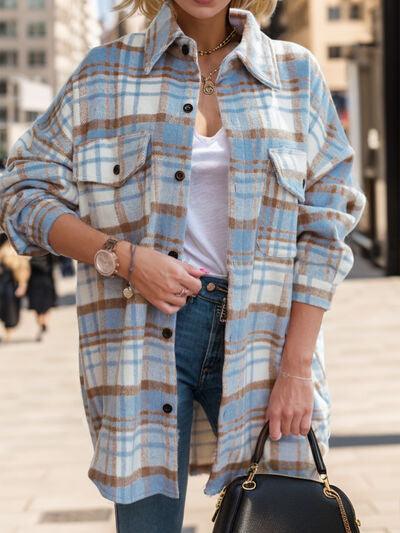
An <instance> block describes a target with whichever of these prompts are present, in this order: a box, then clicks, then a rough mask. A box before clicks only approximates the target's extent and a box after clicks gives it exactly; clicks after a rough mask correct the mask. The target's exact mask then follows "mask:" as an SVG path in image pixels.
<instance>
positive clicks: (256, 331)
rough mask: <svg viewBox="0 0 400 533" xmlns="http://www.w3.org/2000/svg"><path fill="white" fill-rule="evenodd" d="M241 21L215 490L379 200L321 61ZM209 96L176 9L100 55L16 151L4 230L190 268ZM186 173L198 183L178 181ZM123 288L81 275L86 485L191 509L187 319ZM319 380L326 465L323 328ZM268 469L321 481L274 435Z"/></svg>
mask: <svg viewBox="0 0 400 533" xmlns="http://www.w3.org/2000/svg"><path fill="white" fill-rule="evenodd" d="M229 17H230V22H231V24H232V25H234V26H235V27H236V28H238V30H239V32H240V33H242V37H241V41H240V43H238V45H237V46H236V48H234V49H233V50H232V51H231V52H230V53H228V55H227V56H226V57H225V58H224V60H223V61H222V63H221V66H220V70H219V72H218V76H217V80H216V81H217V98H218V103H219V108H220V113H221V119H222V124H223V127H224V128H225V129H226V132H227V135H228V140H229V144H230V161H229V172H230V175H229V220H228V226H229V229H228V254H227V269H228V281H229V292H228V310H227V322H226V329H225V362H224V368H223V394H222V400H221V406H220V413H219V421H218V438H216V437H215V436H214V433H213V432H212V429H211V426H210V423H209V422H208V419H207V417H206V415H205V412H204V410H203V408H202V406H201V405H200V404H199V403H197V402H195V406H194V418H193V425H192V434H191V449H190V474H191V475H194V474H199V473H207V474H209V477H208V480H207V483H206V484H205V487H204V493H205V494H208V495H215V494H216V493H217V492H218V491H220V490H221V489H222V487H223V486H224V485H225V484H227V483H228V482H229V481H230V480H232V479H233V477H235V476H238V475H242V474H245V473H246V472H247V468H248V466H249V463H250V459H251V456H252V453H253V451H254V447H255V444H256V440H257V437H258V435H259V432H260V430H261V428H262V426H263V424H264V415H265V410H266V407H267V404H268V398H269V394H270V392H271V388H272V386H273V384H274V380H275V378H276V376H277V371H278V368H279V363H280V359H281V355H282V350H283V346H284V342H285V333H286V330H287V326H288V321H289V315H290V308H291V302H292V301H298V302H304V303H306V304H311V305H313V306H317V307H321V308H323V309H325V310H328V309H329V308H330V306H331V301H332V296H333V294H334V292H335V289H336V287H337V286H338V285H339V283H340V282H341V281H342V280H343V279H344V278H345V277H346V275H347V274H348V272H349V271H350V269H351V267H352V264H353V260H354V258H353V255H352V251H351V249H350V247H349V246H348V244H345V242H344V239H345V237H346V235H347V234H349V233H350V231H351V230H352V229H353V228H354V227H355V226H356V224H357V223H358V221H359V219H360V217H361V214H362V212H363V209H364V206H365V202H366V198H365V196H364V194H363V192H362V191H361V189H360V188H358V186H357V185H356V184H355V183H354V177H353V175H352V171H351V169H352V160H353V154H354V151H353V149H352V148H351V146H350V145H349V142H348V139H347V137H346V134H345V132H344V130H343V128H342V125H341V123H340V120H339V118H338V115H337V113H336V110H335V107H334V104H333V101H332V98H331V94H330V92H329V90H328V88H327V85H326V81H325V78H324V76H323V74H322V73H321V70H320V67H319V66H318V63H317V62H316V60H315V57H314V56H313V55H312V54H311V53H310V52H309V51H308V50H307V49H306V48H304V47H302V46H300V45H298V44H295V43H292V42H284V41H281V40H274V39H271V38H269V37H268V36H267V35H265V34H264V33H263V32H262V31H261V28H260V26H259V24H258V21H257V19H256V18H255V17H254V15H253V14H252V13H251V12H250V11H249V10H244V9H239V8H230V12H229ZM183 44H187V45H188V47H189V53H188V54H185V53H184V52H183V50H182V45H183ZM200 83H201V82H200V72H199V66H198V61H197V48H196V42H195V41H194V40H193V39H191V38H190V37H189V36H187V35H185V34H184V33H183V31H182V30H181V28H180V27H179V26H178V24H177V21H176V19H175V18H174V16H173V13H172V11H171V6H170V3H169V1H167V2H165V3H164V4H163V5H162V7H161V9H160V11H159V12H158V14H157V16H156V17H155V18H154V19H153V20H152V22H151V24H150V26H149V27H148V28H147V30H146V31H145V32H140V33H139V32H138V33H129V34H127V35H124V36H123V37H121V38H119V39H116V40H113V41H112V42H108V43H106V44H102V45H99V46H96V47H94V48H92V49H91V50H90V51H89V52H88V53H87V54H86V56H85V57H84V59H83V60H82V61H81V63H80V64H79V65H78V66H77V67H76V68H75V69H74V71H73V72H72V74H71V75H70V77H69V78H68V80H67V81H66V82H65V84H64V85H63V87H62V88H61V89H60V91H59V92H58V94H57V95H56V96H55V98H54V99H53V102H52V103H51V105H50V106H49V108H48V109H47V110H46V111H45V112H44V113H43V114H42V115H40V116H39V117H37V118H36V120H35V121H34V122H33V124H32V125H31V127H30V128H29V129H28V130H27V131H26V132H25V133H23V134H22V136H21V137H20V138H19V139H18V140H17V141H16V143H15V144H14V145H13V147H12V149H11V151H10V153H9V154H8V159H7V162H6V169H5V171H4V172H3V174H2V176H1V180H0V186H1V187H0V188H1V190H0V195H1V196H0V198H1V201H0V225H1V227H2V228H3V229H4V231H5V232H6V233H7V234H8V236H9V238H10V240H11V242H12V244H13V246H14V247H15V249H16V250H17V252H18V253H19V254H24V255H36V254H43V253H46V252H53V253H56V252H55V251H54V250H53V249H52V247H51V246H50V244H49V242H48V234H49V229H50V227H51V225H52V223H53V222H54V221H55V220H56V219H57V217H59V216H60V215H61V214H63V213H71V214H74V215H75V216H79V217H80V218H81V219H82V220H83V221H84V222H86V223H88V224H89V225H91V226H93V227H94V228H97V229H99V230H102V231H104V232H105V233H107V234H109V235H112V236H114V237H117V238H119V239H126V240H128V241H131V242H132V243H136V244H140V245H141V246H148V247H151V248H155V249H157V250H158V251H160V252H163V253H165V254H168V253H169V252H170V251H171V250H174V251H176V252H177V253H178V258H179V257H180V254H181V253H182V250H183V242H184V234H185V223H186V222H185V221H186V215H187V207H188V193H189V186H190V169H191V152H192V148H191V147H192V140H193V131H194V126H195V117H196V111H197V107H198V97H199V91H200V89H201V87H200ZM188 104H190V106H189V105H188ZM115 165H119V172H118V167H117V168H115ZM178 170H179V171H183V172H184V173H185V179H183V180H182V179H179V180H178V179H175V173H176V171H178ZM76 238H77V239H78V238H79V235H77V236H76ZM125 285H126V283H125V281H124V280H122V279H121V278H119V277H114V278H104V277H101V276H100V275H99V274H98V273H97V272H96V270H95V269H94V267H93V266H92V265H89V264H84V263H80V262H79V263H78V279H77V314H78V322H79V339H80V342H79V368H80V380H81V387H82V397H83V403H84V407H85V412H86V416H87V420H88V425H89V429H90V435H91V440H92V442H93V446H94V453H93V459H92V461H91V464H90V467H89V470H88V476H89V478H90V479H91V480H92V481H93V482H94V483H95V485H96V486H97V488H98V490H99V491H100V493H101V494H102V495H103V496H104V497H105V498H107V499H109V500H111V501H114V502H119V503H130V502H134V501H137V500H139V499H141V498H144V497H146V496H150V495H152V494H155V493H162V494H165V495H167V496H170V497H174V498H176V497H178V494H179V492H178V481H177V449H178V433H177V383H176V367H175V353H174V342H175V334H174V333H175V325H176V313H174V314H172V315H168V314H165V313H163V312H161V311H160V310H158V309H157V308H156V307H154V306H152V305H151V304H149V303H148V302H147V301H146V300H145V299H144V298H143V297H142V296H141V295H140V294H139V293H138V292H137V291H136V292H135V294H134V297H133V298H132V299H130V300H126V299H125V298H124V297H123V296H122V290H123V288H124V287H125ZM168 329H170V330H171V331H172V336H169V335H166V334H165V335H164V334H163V333H165V331H167V332H168ZM312 371H313V378H314V385H315V401H314V410H313V415H312V426H313V429H314V431H315V432H316V436H317V438H318V439H319V442H320V445H321V451H322V452H323V453H324V454H325V453H326V452H327V450H328V448H329V446H328V438H329V434H330V430H329V418H330V406H331V399H330V393H329V389H328V383H327V379H326V374H325V371H324V343H323V332H322V328H321V331H320V333H319V335H318V340H317V343H316V346H315V352H314V354H313V362H312ZM165 403H169V404H170V405H171V406H172V411H171V412H164V410H163V405H164V404H165ZM259 472H261V473H263V472H271V473H282V474H287V475H295V476H299V477H310V478H313V477H316V478H317V479H318V476H316V471H315V466H314V462H313V459H312V455H311V450H310V448H309V444H308V440H307V438H306V437H304V436H295V435H290V436H282V438H281V439H280V440H278V441H271V440H270V439H268V440H267V442H266V445H265V450H264V455H263V462H262V463H261V464H260V470H259Z"/></svg>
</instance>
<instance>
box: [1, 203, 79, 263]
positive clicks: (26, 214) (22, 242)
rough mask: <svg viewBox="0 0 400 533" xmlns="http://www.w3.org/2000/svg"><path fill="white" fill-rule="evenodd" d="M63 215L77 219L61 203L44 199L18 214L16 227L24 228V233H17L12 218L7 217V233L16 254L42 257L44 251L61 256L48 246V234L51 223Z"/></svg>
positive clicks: (72, 212) (73, 213)
mask: <svg viewBox="0 0 400 533" xmlns="http://www.w3.org/2000/svg"><path fill="white" fill-rule="evenodd" d="M64 214H68V215H74V216H76V217H78V214H77V213H76V212H75V211H73V210H71V209H69V208H68V207H67V206H65V205H63V204H62V203H60V202H55V201H54V199H44V200H41V201H39V202H37V203H36V204H35V205H34V206H33V207H32V206H26V207H25V208H24V209H22V210H21V211H20V213H19V214H18V224H17V225H18V228H20V227H24V228H25V229H24V232H21V231H18V228H16V227H14V224H13V223H12V217H9V221H8V222H9V223H8V224H7V233H8V235H9V237H10V242H11V244H12V246H13V247H14V248H15V250H16V252H17V253H18V254H20V255H44V254H43V252H44V251H46V252H48V253H51V254H53V255H56V256H59V255H61V254H59V253H58V252H56V250H54V248H52V246H51V245H50V243H49V233H50V229H51V227H52V225H53V223H54V222H55V221H56V220H57V218H58V217H59V216H61V215H64ZM14 222H15V221H14ZM10 226H11V227H10ZM21 237H22V238H21Z"/></svg>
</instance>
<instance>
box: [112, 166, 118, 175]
mask: <svg viewBox="0 0 400 533" xmlns="http://www.w3.org/2000/svg"><path fill="white" fill-rule="evenodd" d="M119 171H120V166H119V165H114V168H113V172H114V174H119Z"/></svg>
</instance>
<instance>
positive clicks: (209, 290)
mask: <svg viewBox="0 0 400 533" xmlns="http://www.w3.org/2000/svg"><path fill="white" fill-rule="evenodd" d="M206 289H207V290H208V292H212V291H214V290H215V283H213V282H212V281H210V283H207V286H206Z"/></svg>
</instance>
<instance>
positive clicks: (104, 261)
mask: <svg viewBox="0 0 400 533" xmlns="http://www.w3.org/2000/svg"><path fill="white" fill-rule="evenodd" d="M94 266H95V268H96V269H97V271H98V272H99V273H100V274H102V275H103V276H111V275H112V274H113V273H114V270H115V267H116V262H115V258H114V254H113V253H112V252H108V251H107V250H99V251H98V252H97V253H96V256H95V260H94Z"/></svg>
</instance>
